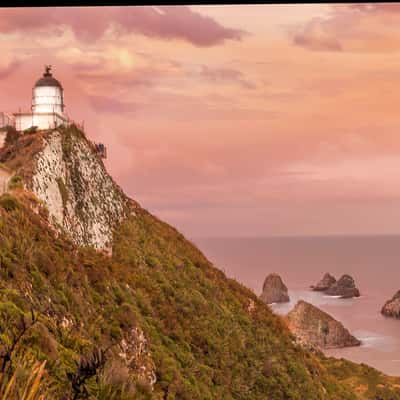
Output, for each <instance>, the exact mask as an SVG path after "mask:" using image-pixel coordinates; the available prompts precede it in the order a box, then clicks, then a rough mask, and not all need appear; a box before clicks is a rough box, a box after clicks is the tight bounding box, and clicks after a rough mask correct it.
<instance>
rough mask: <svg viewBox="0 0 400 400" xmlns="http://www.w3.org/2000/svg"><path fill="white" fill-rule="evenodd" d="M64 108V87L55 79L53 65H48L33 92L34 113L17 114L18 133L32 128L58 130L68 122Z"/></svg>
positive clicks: (16, 125)
mask: <svg viewBox="0 0 400 400" xmlns="http://www.w3.org/2000/svg"><path fill="white" fill-rule="evenodd" d="M64 108H65V105H64V90H63V87H62V85H61V83H60V82H59V81H58V80H57V79H55V78H54V77H53V75H52V73H51V65H46V67H45V72H44V74H43V76H42V77H41V78H40V79H39V80H37V81H36V83H35V86H34V87H33V90H32V108H31V110H32V111H31V112H19V113H15V114H14V116H15V127H16V129H17V130H18V131H24V130H25V129H29V128H31V127H36V128H37V129H39V130H41V129H51V128H56V127H57V126H59V125H62V124H66V123H67V122H68V118H67V116H66V115H65V114H64Z"/></svg>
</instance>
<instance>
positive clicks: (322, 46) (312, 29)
mask: <svg viewBox="0 0 400 400" xmlns="http://www.w3.org/2000/svg"><path fill="white" fill-rule="evenodd" d="M324 22H325V21H323V20H321V19H319V18H318V19H313V20H312V21H311V22H309V23H308V24H307V25H305V26H304V28H303V29H301V30H300V31H298V32H297V33H296V34H295V35H294V37H293V43H294V44H295V45H297V46H302V47H305V48H307V49H309V50H316V51H342V50H343V47H342V45H341V43H340V42H339V40H338V39H337V38H336V37H334V36H333V35H331V33H330V32H329V31H327V29H326V27H325V25H324Z"/></svg>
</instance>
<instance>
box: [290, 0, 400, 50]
mask: <svg viewBox="0 0 400 400" xmlns="http://www.w3.org/2000/svg"><path fill="white" fill-rule="evenodd" d="M399 13H400V4H373V3H371V4H349V5H333V6H332V12H331V13H330V14H329V15H328V16H326V17H324V18H313V19H311V20H310V21H309V22H307V23H306V24H303V25H301V26H297V27H296V28H295V29H294V30H293V31H292V32H291V38H292V42H293V43H294V44H295V45H298V46H301V47H304V48H306V49H308V50H316V51H363V52H384V51H397V49H398V41H399V40H400V29H399V24H398V19H397V18H398V14H399Z"/></svg>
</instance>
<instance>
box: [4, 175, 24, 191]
mask: <svg viewBox="0 0 400 400" xmlns="http://www.w3.org/2000/svg"><path fill="white" fill-rule="evenodd" d="M23 186H24V183H23V179H22V176H19V175H14V176H13V177H12V178H11V179H10V181H9V182H8V189H9V190H14V189H22V188H23Z"/></svg>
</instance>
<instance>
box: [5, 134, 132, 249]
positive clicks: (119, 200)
mask: <svg viewBox="0 0 400 400" xmlns="http://www.w3.org/2000/svg"><path fill="white" fill-rule="evenodd" d="M24 158H25V159H24ZM0 161H1V162H3V163H5V164H6V165H9V166H11V167H13V168H14V171H15V174H16V175H20V176H23V178H24V182H25V186H26V188H27V189H29V190H30V191H32V192H33V193H34V194H35V195H36V196H37V198H38V199H40V200H41V201H42V202H43V203H44V204H46V207H47V209H48V211H49V221H50V222H51V224H52V226H53V227H54V228H55V229H56V230H58V231H63V232H65V233H67V234H68V235H69V236H70V237H71V238H72V240H73V241H74V242H75V243H76V244H78V245H91V246H93V247H95V248H97V249H106V248H109V247H110V246H111V242H112V235H113V230H114V229H115V227H116V226H117V225H118V224H119V223H120V222H121V221H122V220H124V219H125V218H127V217H128V216H129V215H131V214H132V213H134V206H135V203H134V202H132V201H129V199H128V198H127V197H126V196H125V195H124V194H123V192H122V190H121V189H120V188H119V187H118V185H116V184H115V182H114V181H113V179H112V178H111V177H110V176H109V174H108V173H107V171H106V169H105V168H104V165H103V162H102V160H101V158H100V157H99V156H98V154H97V153H96V151H95V149H94V145H93V144H92V143H91V142H90V141H89V140H87V139H86V137H85V136H84V135H83V133H82V132H81V131H80V130H79V129H77V128H76V127H73V126H72V127H70V128H68V129H61V128H60V129H59V130H55V131H54V130H53V131H48V132H45V133H40V134H39V133H38V134H33V135H29V136H28V137H26V138H22V139H21V140H20V141H18V142H17V143H14V144H13V145H12V146H9V147H8V148H6V149H4V150H3V152H2V153H0Z"/></svg>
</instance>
